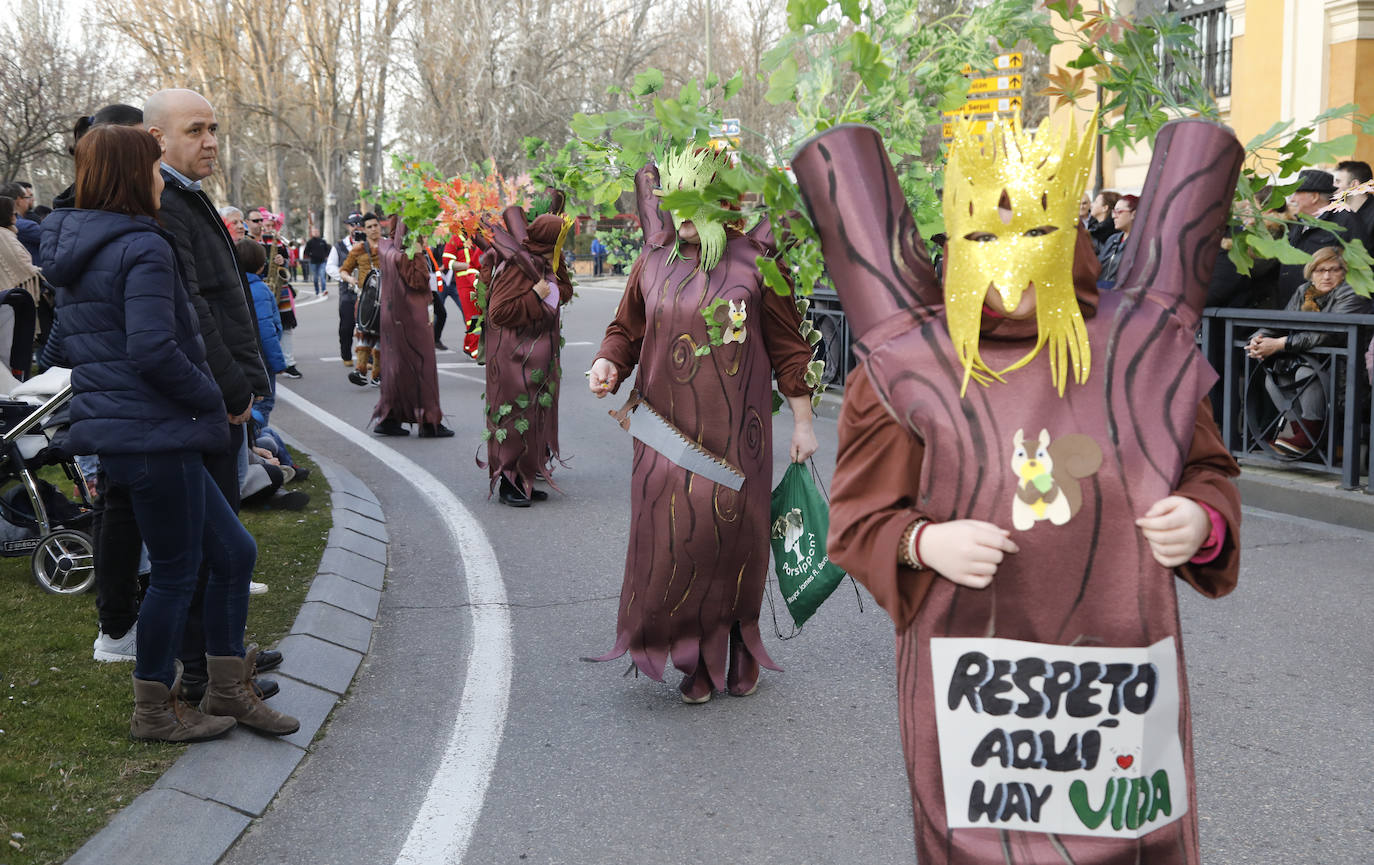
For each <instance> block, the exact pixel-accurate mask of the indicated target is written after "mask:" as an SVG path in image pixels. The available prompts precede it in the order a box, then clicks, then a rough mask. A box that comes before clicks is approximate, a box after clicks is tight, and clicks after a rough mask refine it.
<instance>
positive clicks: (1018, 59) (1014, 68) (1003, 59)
mask: <svg viewBox="0 0 1374 865" xmlns="http://www.w3.org/2000/svg"><path fill="white" fill-rule="evenodd" d="M1025 65H1026V58H1025V56H1024V55H1023V54H1022V53H1021V52H1020V51H1013V52H1012V53H1010V54H998V55H997V59H996V60H995V61H994V62H993V67H994V68H993V69H989V70H988V71H986V72H983V71H975V70H974V68H973V67H972V66H970V65H968V64H967V63H965V64H964V68H963V69H961V70H959V71H960V72H963V73H964V74H965V75H979V76H987V75H998V74H1001V73H1005V72H1008V71H1010V72H1019V71H1020V70H1021V68H1022V67H1023V66H1025Z"/></svg>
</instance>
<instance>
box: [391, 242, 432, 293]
mask: <svg viewBox="0 0 1374 865" xmlns="http://www.w3.org/2000/svg"><path fill="white" fill-rule="evenodd" d="M398 254H400V256H401V258H400V261H398V262H397V266H396V270H397V272H399V273H400V274H401V282H403V283H405V287H406V291H409V292H412V293H421V292H423V293H425V294H428V293H429V268H428V267H426V266H425V258H424V256H421V255H416V256H415V257H414V258H406V257H405V254H404V253H399V252H398Z"/></svg>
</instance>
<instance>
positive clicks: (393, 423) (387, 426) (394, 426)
mask: <svg viewBox="0 0 1374 865" xmlns="http://www.w3.org/2000/svg"><path fill="white" fill-rule="evenodd" d="M372 431H373V432H374V433H376V434H377V435H379V436H408V435H410V430H408V429H406V428H405V424H403V423H401V422H400V421H398V420H396V419H394V418H386V419H385V420H383V421H382V422H381V423H379V424H377V425H376V426H375V427H373V428H372Z"/></svg>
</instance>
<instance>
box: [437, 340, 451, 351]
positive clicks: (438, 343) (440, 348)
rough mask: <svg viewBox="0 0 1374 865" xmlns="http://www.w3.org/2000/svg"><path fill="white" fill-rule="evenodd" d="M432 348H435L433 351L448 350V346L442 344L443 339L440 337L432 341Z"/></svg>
mask: <svg viewBox="0 0 1374 865" xmlns="http://www.w3.org/2000/svg"><path fill="white" fill-rule="evenodd" d="M434 349H435V351H448V346H446V345H444V341H443V340H441V339H436V340H435V341H434Z"/></svg>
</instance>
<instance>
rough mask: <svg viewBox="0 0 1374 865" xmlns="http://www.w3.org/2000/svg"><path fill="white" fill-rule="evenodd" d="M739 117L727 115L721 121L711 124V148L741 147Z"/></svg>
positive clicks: (727, 148)
mask: <svg viewBox="0 0 1374 865" xmlns="http://www.w3.org/2000/svg"><path fill="white" fill-rule="evenodd" d="M739 129H740V126H739V118H738V117H726V118H724V119H723V120H721V121H720V122H719V123H712V124H711V130H710V131H711V149H713V150H717V151H720V150H731V151H733V150H738V149H739V138H740V136H739Z"/></svg>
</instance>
